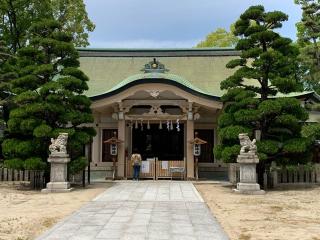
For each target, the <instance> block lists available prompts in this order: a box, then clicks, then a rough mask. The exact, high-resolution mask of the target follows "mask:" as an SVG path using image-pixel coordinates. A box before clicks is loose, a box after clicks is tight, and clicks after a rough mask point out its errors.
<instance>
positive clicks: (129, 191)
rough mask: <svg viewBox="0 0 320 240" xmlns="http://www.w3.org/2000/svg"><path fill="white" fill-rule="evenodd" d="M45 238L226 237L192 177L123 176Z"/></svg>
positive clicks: (43, 238) (204, 239) (183, 239)
mask: <svg viewBox="0 0 320 240" xmlns="http://www.w3.org/2000/svg"><path fill="white" fill-rule="evenodd" d="M38 239H39V240H53V239H54V240H58V239H59V240H62V239H63V240H66V239H68V240H82V239H86V240H90V239H100V240H101V239H114V240H115V239H121V240H125V239H126V240H144V239H148V240H152V239H158V240H165V239H170V240H171V239H172V240H178V239H181V240H220V239H223V240H226V239H228V237H227V236H226V234H225V233H224V232H223V230H222V229H221V227H220V226H219V223H218V222H217V221H216V219H215V218H214V217H213V216H212V214H211V212H210V210H209V209H208V207H207V205H206V204H205V203H204V202H203V200H202V198H201V196H200V195H199V193H198V192H197V190H196V189H195V187H194V186H193V184H192V183H190V182H174V181H173V182H170V181H165V182H162V181H158V182H151V181H150V182H149V181H141V182H120V183H116V184H115V185H114V186H113V187H111V188H109V189H107V190H106V191H105V192H104V193H102V194H100V195H99V196H98V197H96V198H95V199H94V200H92V201H91V202H89V203H88V204H86V205H85V206H83V207H82V208H81V209H80V210H78V211H77V212H76V213H74V214H73V215H71V216H70V217H68V218H67V219H65V220H64V221H63V222H61V223H59V224H57V225H56V226H54V227H53V228H52V229H51V230H49V231H48V232H47V233H45V234H44V235H43V236H41V237H40V238H38Z"/></svg>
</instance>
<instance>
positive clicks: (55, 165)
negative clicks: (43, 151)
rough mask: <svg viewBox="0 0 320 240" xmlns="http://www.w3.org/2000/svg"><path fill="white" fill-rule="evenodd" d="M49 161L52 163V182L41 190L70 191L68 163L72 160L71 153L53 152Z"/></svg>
mask: <svg viewBox="0 0 320 240" xmlns="http://www.w3.org/2000/svg"><path fill="white" fill-rule="evenodd" d="M48 162H50V163H51V171H50V182H49V183H47V188H45V189H42V191H41V192H44V193H48V192H70V191H72V188H70V183H69V182H67V164H68V162H70V158H69V155H68V154H66V153H53V154H51V155H50V156H49V158H48Z"/></svg>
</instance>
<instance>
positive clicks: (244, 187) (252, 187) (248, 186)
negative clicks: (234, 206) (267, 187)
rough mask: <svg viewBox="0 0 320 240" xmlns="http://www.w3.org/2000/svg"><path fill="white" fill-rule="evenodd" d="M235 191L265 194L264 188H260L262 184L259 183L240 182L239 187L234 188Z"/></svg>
mask: <svg viewBox="0 0 320 240" xmlns="http://www.w3.org/2000/svg"><path fill="white" fill-rule="evenodd" d="M233 191H234V192H235V193H240V194H250V195H262V194H265V191H264V190H261V189H260V185H259V184H257V183H238V184H237V188H236V189H233Z"/></svg>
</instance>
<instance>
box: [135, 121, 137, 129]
mask: <svg viewBox="0 0 320 240" xmlns="http://www.w3.org/2000/svg"><path fill="white" fill-rule="evenodd" d="M135 129H138V121H137V120H136V124H135Z"/></svg>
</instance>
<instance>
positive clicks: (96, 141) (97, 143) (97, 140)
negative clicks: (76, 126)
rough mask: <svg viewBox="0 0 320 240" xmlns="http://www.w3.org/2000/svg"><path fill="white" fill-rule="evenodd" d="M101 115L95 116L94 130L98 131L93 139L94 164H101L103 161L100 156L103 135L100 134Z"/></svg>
mask: <svg viewBox="0 0 320 240" xmlns="http://www.w3.org/2000/svg"><path fill="white" fill-rule="evenodd" d="M99 123H100V115H99V114H94V125H95V126H94V129H95V130H96V132H97V134H96V136H94V137H93V139H92V151H91V157H92V164H95V163H99V162H100V161H101V159H100V154H101V144H102V143H101V133H100V127H99Z"/></svg>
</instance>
